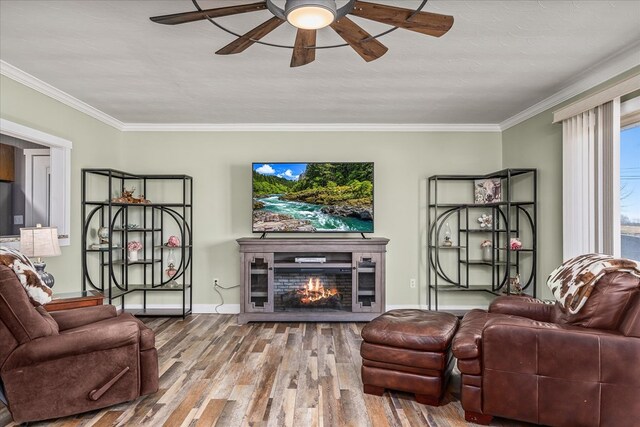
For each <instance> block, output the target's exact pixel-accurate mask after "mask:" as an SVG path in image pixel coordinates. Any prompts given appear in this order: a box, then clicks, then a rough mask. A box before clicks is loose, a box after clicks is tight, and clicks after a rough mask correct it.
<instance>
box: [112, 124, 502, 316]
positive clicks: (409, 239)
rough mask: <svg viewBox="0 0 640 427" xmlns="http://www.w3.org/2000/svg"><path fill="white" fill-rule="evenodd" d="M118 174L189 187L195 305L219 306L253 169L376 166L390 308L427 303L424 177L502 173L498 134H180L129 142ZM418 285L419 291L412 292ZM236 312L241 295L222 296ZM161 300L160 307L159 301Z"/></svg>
mask: <svg viewBox="0 0 640 427" xmlns="http://www.w3.org/2000/svg"><path fill="white" fill-rule="evenodd" d="M124 144H125V146H126V153H127V154H126V156H125V158H124V159H123V162H122V167H123V168H125V169H126V170H131V171H136V172H156V173H157V172H161V171H162V172H167V173H188V174H190V175H192V176H193V178H194V205H195V209H194V231H195V236H194V266H195V268H194V282H195V283H196V286H195V289H194V302H195V303H198V304H212V303H214V302H216V303H217V302H218V299H217V295H215V293H214V291H213V287H212V278H213V277H217V278H219V279H220V280H221V282H222V284H223V285H225V286H230V285H235V284H237V283H238V281H239V272H240V266H239V258H238V247H237V244H236V242H235V239H237V238H238V237H243V236H250V235H251V163H252V162H254V161H265V162H273V161H283V162H286V161H372V162H375V216H376V224H375V226H376V232H375V235H376V236H384V237H387V238H389V239H391V242H390V244H389V246H388V254H387V277H386V278H387V303H388V304H390V305H397V304H416V305H417V304H419V303H420V302H423V303H424V301H425V298H426V297H425V293H424V292H425V291H424V286H425V280H426V279H425V276H424V270H423V269H421V267H420V265H421V263H422V262H423V260H424V256H423V251H424V245H425V242H426V238H425V237H424V232H425V230H426V227H425V222H426V213H425V212H426V211H425V210H424V206H425V203H426V201H425V198H426V196H425V191H426V190H425V187H424V184H423V183H424V181H425V178H426V177H428V176H429V175H433V174H437V173H452V174H454V173H469V172H471V171H473V172H476V173H484V172H489V171H492V170H496V169H499V168H500V165H501V162H502V160H501V156H500V153H501V146H500V145H501V141H500V134H499V133H398V132H394V133H383V132H370V133H368V132H342V133H334V132H260V133H255V132H246V133H245V132H232V133H224V132H206V133H201V132H191V133H189V132H181V133H164V132H156V133H149V132H144V133H137V132H135V133H126V134H125V135H124ZM411 278H416V279H418V280H419V283H421V284H422V289H420V288H415V289H411V288H410V287H409V280H410V279H411ZM225 300H226V302H229V303H239V292H237V289H236V290H234V291H226V292H225ZM165 301H166V300H165ZM461 301H462V302H464V301H465V300H464V299H462V300H461Z"/></svg>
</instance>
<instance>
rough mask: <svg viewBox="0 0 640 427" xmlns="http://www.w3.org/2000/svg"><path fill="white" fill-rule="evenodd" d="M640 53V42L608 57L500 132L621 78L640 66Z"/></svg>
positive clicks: (511, 120)
mask: <svg viewBox="0 0 640 427" xmlns="http://www.w3.org/2000/svg"><path fill="white" fill-rule="evenodd" d="M639 52H640V42H636V43H634V44H632V45H631V46H628V47H625V48H623V49H622V50H620V51H618V52H616V53H614V54H612V55H610V56H608V57H607V58H605V59H603V60H602V61H600V62H598V63H597V64H595V65H594V66H592V67H590V68H588V69H587V70H585V71H584V72H582V73H580V74H579V75H578V76H577V77H576V78H575V79H574V80H573V81H570V82H568V85H567V86H565V87H564V89H562V90H560V91H559V92H557V93H555V94H553V95H552V96H550V97H548V98H546V99H543V100H542V101H540V102H538V103H537V104H534V105H532V106H531V107H529V108H527V109H526V110H523V111H521V112H519V113H518V114H515V115H513V116H511V117H509V118H508V119H506V120H504V121H503V122H501V123H500V130H502V131H505V130H507V129H509V128H510V127H513V126H515V125H517V124H519V123H522V122H524V121H525V120H528V119H530V118H531V117H533V116H535V115H537V114H540V113H542V112H543V111H546V110H548V109H550V108H553V107H555V106H556V105H558V104H560V103H562V102H564V101H567V100H569V99H571V98H573V97H574V96H577V95H580V94H581V93H583V92H585V91H587V90H589V89H591V88H593V87H595V86H597V85H599V84H601V83H604V82H606V81H607V80H609V79H612V78H614V77H616V76H619V75H620V74H622V73H624V72H625V71H628V70H630V69H632V68H633V67H636V66H639V65H640V54H639Z"/></svg>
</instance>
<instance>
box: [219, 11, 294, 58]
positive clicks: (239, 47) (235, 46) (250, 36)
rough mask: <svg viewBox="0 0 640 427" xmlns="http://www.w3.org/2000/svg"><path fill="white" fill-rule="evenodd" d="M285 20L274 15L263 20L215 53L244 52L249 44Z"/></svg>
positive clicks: (230, 53)
mask: <svg viewBox="0 0 640 427" xmlns="http://www.w3.org/2000/svg"><path fill="white" fill-rule="evenodd" d="M284 22H285V21H283V20H282V19H280V18H278V17H277V16H274V17H273V18H271V19H269V20H268V21H265V22H263V23H262V24H260V25H258V26H257V27H255V28H254V29H253V30H251V31H249V32H248V33H246V34H244V35H242V36H241V37H238V38H237V39H235V40H234V41H232V42H231V43H229V44H228V45H226V46H225V47H223V48H222V49H220V50H219V51H217V52H216V54H217V55H232V54H234V53H240V52H244V51H245V49H247V48H248V47H249V46H251V45H253V44H254V43H255V42H256V41H258V40H261V39H262V38H263V37H264V36H266V35H267V34H269V33H270V32H271V31H273V30H275V29H276V28H278V27H279V26H280V25H282V24H283V23H284Z"/></svg>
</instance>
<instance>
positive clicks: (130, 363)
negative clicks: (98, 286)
mask: <svg viewBox="0 0 640 427" xmlns="http://www.w3.org/2000/svg"><path fill="white" fill-rule="evenodd" d="M0 378H1V380H2V383H1V384H0V391H1V388H2V386H4V387H3V388H4V395H5V397H6V401H8V404H7V405H8V408H9V411H10V412H11V415H12V417H13V419H14V421H15V422H17V423H22V422H27V421H37V420H46V419H51V418H58V417H64V416H68V415H72V414H77V413H80V412H85V411H91V410H94V409H99V408H104V407H106V406H110V405H114V404H117V403H121V402H125V401H129V400H133V399H135V398H137V397H139V396H141V395H145V394H150V393H154V392H155V391H157V390H158V355H157V352H156V349H155V335H154V333H153V331H152V330H150V329H149V328H147V327H146V326H145V325H144V324H143V323H142V322H140V321H139V320H137V319H136V318H135V317H133V316H131V315H130V314H127V313H123V314H121V315H119V316H118V315H117V313H116V310H115V307H113V306H111V305H103V306H96V307H88V308H79V309H75V310H68V311H60V312H53V313H51V314H49V313H47V312H46V311H45V310H44V309H43V308H42V307H37V308H35V307H34V306H33V305H32V304H31V302H30V301H29V298H28V296H27V293H26V291H25V290H24V288H23V287H22V285H21V284H20V282H19V280H18V278H17V277H16V275H15V274H14V273H13V271H11V269H9V268H8V267H5V266H4V265H0ZM0 397H1V396H0Z"/></svg>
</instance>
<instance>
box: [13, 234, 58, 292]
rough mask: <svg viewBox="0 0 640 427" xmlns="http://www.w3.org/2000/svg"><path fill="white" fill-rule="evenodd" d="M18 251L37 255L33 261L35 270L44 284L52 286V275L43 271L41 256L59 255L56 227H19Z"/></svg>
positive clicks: (27, 254) (31, 255)
mask: <svg viewBox="0 0 640 427" xmlns="http://www.w3.org/2000/svg"><path fill="white" fill-rule="evenodd" d="M20 252H22V253H23V254H24V255H26V256H28V257H37V258H38V260H37V261H36V262H34V263H33V265H34V267H35V268H36V271H37V273H38V275H39V276H40V278H41V279H42V281H43V282H44V284H45V285H47V286H49V287H50V288H53V283H54V280H53V276H52V275H51V274H50V273H47V272H46V271H44V269H45V267H46V266H47V264H45V263H44V262H42V259H41V257H52V256H58V255H61V254H62V252H61V251H60V245H58V229H57V228H56V227H43V226H42V225H40V224H38V225H36V226H35V227H27V228H21V229H20Z"/></svg>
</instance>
